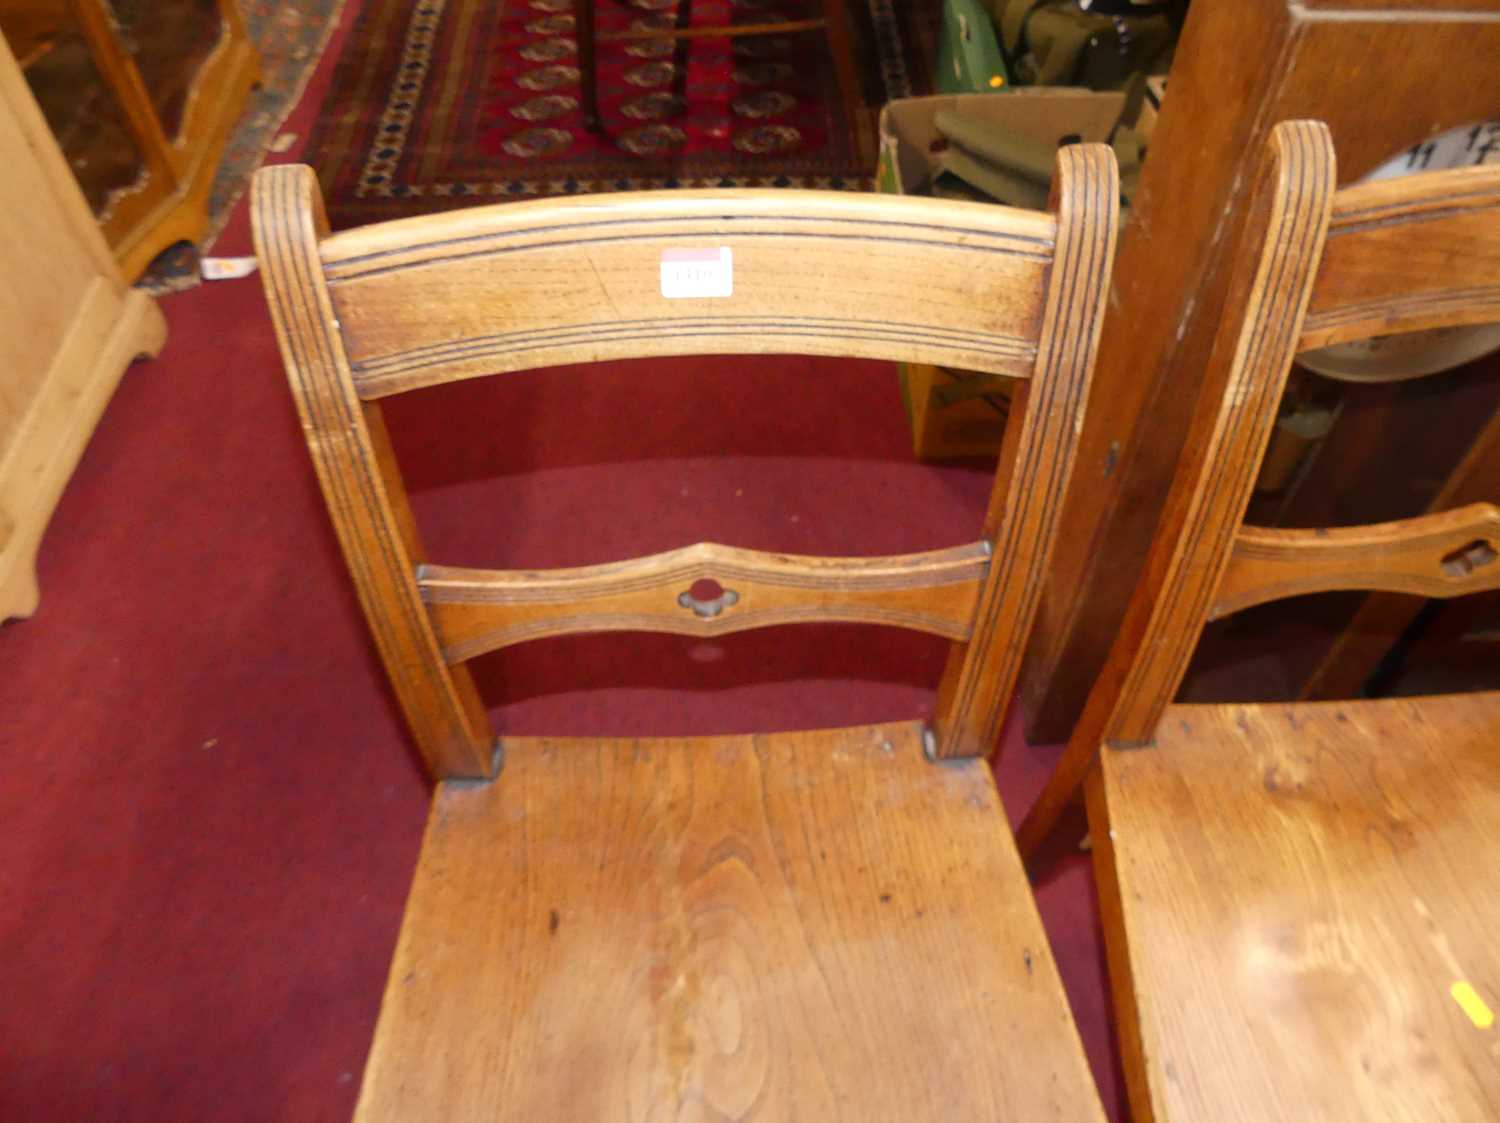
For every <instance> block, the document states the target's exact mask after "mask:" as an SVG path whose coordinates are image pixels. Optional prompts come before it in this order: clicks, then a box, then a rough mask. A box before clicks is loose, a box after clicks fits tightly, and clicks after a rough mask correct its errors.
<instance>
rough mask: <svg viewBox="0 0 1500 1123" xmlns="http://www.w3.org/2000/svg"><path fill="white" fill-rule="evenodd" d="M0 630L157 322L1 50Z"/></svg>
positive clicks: (26, 604) (33, 599) (32, 593)
mask: <svg viewBox="0 0 1500 1123" xmlns="http://www.w3.org/2000/svg"><path fill="white" fill-rule="evenodd" d="M0 160H3V162H4V166H5V174H4V175H3V176H0V245H3V246H4V247H5V253H4V256H3V258H0V620H5V619H9V618H10V617H12V616H29V615H31V614H32V613H33V612H34V611H36V607H37V603H38V600H39V597H40V592H39V590H38V587H37V580H36V552H37V547H38V545H39V544H40V543H41V539H42V532H43V531H44V530H45V529H46V526H47V520H48V519H49V518H50V517H51V515H52V511H53V508H55V507H56V506H57V501H58V498H59V497H60V496H61V495H62V490H63V486H64V485H65V484H66V483H67V482H68V477H69V476H70V475H71V474H72V472H73V468H74V466H75V465H76V464H77V463H78V458H79V456H81V455H82V453H83V448H84V446H85V445H86V444H87V443H88V439H89V435H90V434H91V433H93V431H94V426H95V424H96V423H97V422H98V420H99V415H100V413H102V412H103V410H104V406H105V403H106V402H108V401H109V398H110V395H111V394H112V393H113V392H114V388H115V384H116V383H117V382H118V381H119V378H120V374H121V372H122V371H123V370H124V369H125V367H126V365H127V364H128V363H129V362H130V360H131V359H133V358H134V357H136V356H137V355H140V354H142V353H148V354H154V353H155V352H156V351H157V350H158V349H159V348H160V347H161V345H162V342H163V341H164V339H165V338H166V322H165V321H164V320H163V319H162V315H161V311H160V309H158V308H157V307H156V304H155V302H154V301H152V300H151V298H150V297H148V296H146V295H145V294H144V293H140V292H136V291H134V290H132V289H129V288H127V287H126V286H125V281H124V279H123V278H122V277H121V276H120V271H119V269H118V267H117V266H116V265H115V261H114V258H113V257H112V256H111V254H110V251H109V247H108V246H107V245H105V242H104V238H103V236H102V235H101V234H100V233H99V227H98V226H97V224H96V223H95V221H94V218H93V216H92V215H91V214H90V213H89V209H88V206H87V204H86V203H85V202H84V199H83V193H82V192H81V191H79V189H78V184H77V183H76V182H75V180H74V179H73V176H72V173H71V172H69V170H68V166H67V164H66V162H65V161H64V160H63V155H62V153H61V152H60V151H59V150H58V148H57V144H56V142H55V141H54V140H53V139H52V134H51V132H50V131H49V130H48V128H47V123H46V121H45V120H43V118H42V114H41V111H40V110H39V109H38V108H37V106H36V102H35V101H33V100H32V97H31V91H30V90H28V89H27V87H26V82H25V79H24V78H22V76H21V71H20V68H19V67H18V66H17V65H16V60H15V58H14V56H13V55H12V54H11V52H10V48H9V47H8V46H6V45H5V42H4V40H3V39H0Z"/></svg>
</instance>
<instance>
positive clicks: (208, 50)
mask: <svg viewBox="0 0 1500 1123" xmlns="http://www.w3.org/2000/svg"><path fill="white" fill-rule="evenodd" d="M108 6H109V9H110V11H111V13H112V14H113V17H114V22H115V26H116V27H117V28H118V29H119V40H120V45H121V46H122V47H123V48H124V49H125V50H126V52H127V53H128V54H129V55H130V56H131V57H132V58H133V59H134V60H135V65H136V69H137V70H139V71H140V72H141V81H142V82H144V83H145V85H146V91H147V93H148V94H149V96H150V98H151V104H152V106H153V107H154V108H155V110H156V119H157V120H158V121H160V122H161V131H162V133H163V134H164V135H165V136H166V138H167V140H168V141H176V139H177V135H178V133H180V132H181V131H182V119H183V115H184V113H185V112H186V110H187V102H188V95H189V93H191V91H192V88H193V80H194V79H195V78H197V76H198V70H199V68H200V67H202V65H203V63H204V61H205V60H206V59H207V58H208V56H209V55H211V54H213V50H214V48H215V47H216V46H218V43H219V38H220V36H222V35H223V33H224V20H223V17H222V16H221V15H220V14H219V0H108Z"/></svg>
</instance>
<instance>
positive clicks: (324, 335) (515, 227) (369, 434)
mask: <svg viewBox="0 0 1500 1123" xmlns="http://www.w3.org/2000/svg"><path fill="white" fill-rule="evenodd" d="M1118 196H1119V188H1118V181H1117V175H1116V171H1115V166H1114V161H1113V158H1112V156H1111V155H1110V153H1109V150H1108V149H1107V148H1104V147H1102V146H1095V145H1073V146H1069V147H1067V148H1065V149H1063V150H1062V151H1061V152H1060V153H1059V155H1058V163H1057V172H1056V175H1055V177H1054V189H1053V197H1052V203H1051V209H1050V211H1049V212H1047V213H1033V212H1026V211H1017V210H1013V209H1010V208H1005V207H994V206H987V205H980V204H953V203H945V202H940V201H936V200H930V199H916V198H904V197H891V196H876V195H859V194H853V193H842V192H802V191H736V192H642V193H634V194H621V195H612V196H602V197H588V198H582V199H566V200H542V201H535V202H530V203H515V204H505V205H498V206H489V207H480V208H475V209H472V210H469V211H464V212H453V213H448V214H442V215H435V216H429V217H425V218H416V219H404V220H398V221H395V222H388V223H383V224H379V225H376V226H371V227H365V228H363V229H360V230H354V231H347V232H343V233H340V234H330V233H329V229H328V224H327V219H326V216H325V214H324V211H323V206H322V200H321V196H320V194H319V191H318V186H317V182H316V179H315V177H314V176H313V173H312V172H311V170H310V169H307V168H305V167H300V166H281V167H272V168H267V169H263V170H262V171H261V172H260V173H258V174H257V176H256V180H255V185H254V194H253V199H252V220H253V227H254V232H255V240H256V249H257V253H258V255H259V258H260V262H261V266H262V269H261V273H262V278H263V281H264V284H265V289H266V296H267V301H268V303H269V306H270V309H271V315H272V320H273V323H274V325H275V329H276V336H277V340H278V343H279V345H280V348H281V352H282V356H283V360H284V362H285V366H286V371H287V377H288V380H289V383H290V385H291V389H292V393H293V397H294V399H295V401H296V404H297V408H298V411H299V414H300V416H301V420H302V424H303V429H304V434H305V436H306V438H307V441H308V448H309V451H310V452H311V455H312V459H313V462H314V465H315V468H316V471H317V474H318V479H319V483H320V485H321V487H322V490H323V494H324V497H325V500H326V502H327V505H328V509H329V514H330V517H331V518H332V521H333V523H334V527H335V530H336V532H337V534H338V537H339V540H340V545H341V547H342V549H343V553H344V556H345V560H346V562H347V564H348V566H349V570H350V573H351V575H352V576H353V578H354V582H355V585H356V588H357V590H358V593H359V598H360V602H361V606H362V608H363V610H364V613H365V616H366V618H367V620H368V622H369V625H370V629H371V632H372V635H373V637H374V639H375V643H376V646H377V648H378V649H379V651H380V654H381V657H382V660H383V661H384V664H385V667H386V670H387V673H388V675H389V677H390V679H391V682H392V685H393V688H394V690H395V693H396V696H397V699H398V702H399V704H400V706H401V708H402V710H403V712H404V713H405V715H406V718H407V721H408V724H409V725H410V727H411V730H412V733H413V736H414V738H415V740H416V742H417V745H418V747H419V749H420V750H421V752H422V753H423V756H424V758H425V760H426V761H427V764H428V767H429V769H430V771H431V772H432V774H433V775H434V776H435V777H436V778H438V779H447V778H456V777H474V778H482V777H490V776H493V775H494V773H495V769H496V767H497V766H498V757H499V748H498V745H497V744H496V743H495V742H494V739H493V737H492V735H491V732H490V729H489V723H488V718H487V715H486V714H485V711H484V707H483V705H482V703H481V702H480V700H479V697H478V694H477V691H476V690H475V687H474V684H473V681H472V679H471V677H470V676H469V674H468V671H467V668H466V667H465V665H464V663H465V660H467V659H470V658H473V657H474V656H476V655H478V654H480V653H482V652H484V651H489V650H493V649H495V648H497V647H501V646H505V645H506V644H509V643H515V642H520V641H522V640H525V639H531V638H536V637H538V636H542V635H558V634H564V633H567V632H579V631H601V630H621V629H637V630H642V629H643V630H656V631H670V632H677V633H681V634H688V635H701V636H709V635H718V634H723V633H725V632H730V631H736V630H739V629H742V628H750V627H762V626H766V625H769V624H779V623H786V622H793V621H803V620H841V621H865V622H876V623H884V624H895V625H898V626H902V627H907V628H914V629H916V630H921V631H927V632H931V633H934V634H937V635H942V636H946V637H947V638H949V639H951V640H953V641H954V644H953V648H952V651H951V654H950V657H949V659H948V663H947V667H946V669H945V672H944V676H943V680H942V682H941V683H940V685H939V690H938V698H939V701H938V707H937V711H936V713H935V715H934V719H933V723H932V735H931V737H930V738H929V750H930V753H931V755H933V756H934V757H938V758H950V757H968V756H977V755H982V754H985V753H987V752H989V751H990V749H991V747H992V746H993V744H994V741H995V739H996V737H997V736H998V732H999V727H1000V722H1001V721H1002V719H1003V716H1004V708H1005V703H1006V702H1007V701H1008V699H1009V697H1010V694H1011V692H1012V689H1013V687H1014V683H1015V677H1016V673H1017V670H1018V667H1019V663H1020V658H1021V654H1022V652H1023V650H1024V644H1025V640H1026V637H1027V634H1028V632H1029V629H1030V626H1031V623H1032V620H1033V618H1034V615H1035V611H1036V604H1037V599H1038V597H1039V595H1040V590H1041V577H1042V575H1043V573H1044V572H1045V570H1046V567H1047V564H1048V561H1049V559H1050V555H1051V550H1052V546H1053V542H1054V540H1055V536H1056V528H1057V516H1058V509H1059V506H1060V500H1061V497H1062V494H1063V492H1064V490H1065V488H1066V486H1067V482H1068V478H1069V475H1070V473H1071V471H1072V467H1073V461H1074V458H1075V455H1076V444H1077V434H1078V432H1079V429H1080V427H1081V424H1082V418H1083V410H1084V405H1085V402H1086V399H1087V394H1088V386H1089V378H1090V375H1091V373H1092V368H1093V360H1094V354H1095V351H1096V349H1097V345H1098V338H1099V325H1100V321H1101V318H1102V311H1103V302H1104V295H1105V291H1106V288H1107V284H1108V277H1109V270H1110V265H1111V263H1112V260H1113V253H1114V245H1115V230H1116V225H1117V221H1116V220H1117V208H1118ZM682 250H688V251H690V254H689V258H690V259H691V258H692V254H693V253H702V252H703V251H705V250H707V251H712V253H711V255H710V257H711V260H717V261H718V262H719V263H720V265H721V266H722V265H725V264H726V263H727V265H728V268H729V269H731V270H732V272H731V274H730V276H731V277H732V281H731V282H730V292H731V294H732V295H728V297H727V299H726V298H725V297H722V296H712V295H702V296H692V295H690V296H688V297H687V298H675V297H672V296H670V295H669V294H668V293H667V292H666V291H665V289H664V285H665V281H664V279H663V277H664V274H663V270H664V269H666V267H667V265H668V263H670V262H675V261H678V260H681V258H680V256H674V254H678V251H682ZM715 254H716V255H717V257H716V258H715V257H714V256H713V255H715ZM722 280H723V278H722V276H721V277H719V278H718V279H717V280H713V281H711V283H713V284H718V283H719V282H720V281H722ZM689 281H690V282H691V283H697V282H693V281H692V278H691V277H690V278H689ZM976 310H977V311H976ZM785 352H794V353H801V354H815V355H837V356H853V357H884V358H900V359H907V360H912V361H922V362H942V363H948V364H953V365H963V366H968V367H971V368H973V369H977V370H984V371H989V372H992V373H999V374H1007V375H1012V376H1016V377H1022V378H1025V379H1027V381H1026V382H1025V383H1023V384H1022V386H1023V388H1022V389H1021V391H1019V392H1018V394H1017V398H1018V399H1019V400H1020V402H1022V403H1024V408H1017V409H1014V410H1013V414H1012V415H1013V417H1016V418H1018V421H1019V423H1013V424H1012V425H1011V426H1010V427H1009V428H1008V430H1007V433H1006V437H1005V444H1004V447H1003V448H1002V452H1001V457H1000V464H999V468H998V469H997V472H996V479H995V483H994V486H993V489H992V492H991V498H990V502H989V505H988V509H987V512H986V515H985V519H984V523H983V526H982V528H981V531H980V536H979V537H978V539H977V540H975V541H974V542H970V543H965V544H961V545H959V546H956V547H952V548H949V549H945V550H935V551H929V552H927V553H922V554H909V555H900V556H892V557H881V558H808V557H793V556H786V555H779V554H772V553H765V552H762V551H753V550H740V549H735V548H733V547H728V546H722V545H719V544H716V543H699V544H697V545H695V546H688V547H685V548H683V549H681V550H675V551H670V552H668V553H665V554H658V555H655V556H653V557H649V558H638V559H633V560H630V561H625V562H615V563H609V564H606V565H600V566H586V567H580V568H576V569H569V570H551V571H500V570H472V569H459V568H454V567H447V566H437V565H430V564H428V562H427V559H426V556H425V553H424V551H423V548H422V544H421V540H420V537H419V535H418V533H417V529H416V524H415V521H414V519H413V517H412V513H411V509H410V505H409V502H408V498H407V494H406V490H405V487H404V485H403V484H402V481H401V476H400V471H399V469H398V467H397V464H396V461H395V457H394V455H393V452H392V449H391V444H390V440H389V437H388V435H387V433H386V429H385V425H384V422H383V420H382V417H381V414H380V406H379V401H378V399H379V398H380V397H382V396H385V395H387V394H392V393H398V392H404V391H407V390H411V389H416V388H419V387H423V386H431V385H437V384H440V383H444V382H449V381H453V380H456V379H461V378H468V377H476V376H479V375H482V374H491V373H498V372H505V371H513V370H522V369H528V368H532V367H538V366H545V365H550V364H555V363H563V362H586V361H596V360H604V359H613V358H623V357H634V356H643V355H671V354H710V353H715V354H723V353H740V354H768V353H785ZM1012 481H1013V482H1014V486H1012ZM700 578H713V579H715V580H718V581H720V582H722V587H723V588H724V595H722V596H719V597H717V598H714V599H713V600H710V601H704V600H700V599H698V598H695V597H694V596H693V595H692V593H691V591H690V586H691V584H692V583H693V582H694V581H695V580H697V579H700Z"/></svg>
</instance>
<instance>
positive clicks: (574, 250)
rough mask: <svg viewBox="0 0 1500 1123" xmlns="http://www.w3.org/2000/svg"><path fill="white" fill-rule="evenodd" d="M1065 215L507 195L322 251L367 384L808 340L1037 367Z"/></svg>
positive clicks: (873, 352)
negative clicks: (1050, 272)
mask: <svg viewBox="0 0 1500 1123" xmlns="http://www.w3.org/2000/svg"><path fill="white" fill-rule="evenodd" d="M1055 233H1056V220H1055V219H1054V218H1053V216H1052V215H1050V214H1043V213H1034V212H1030V211H1020V210H1013V209H1011V208H1007V207H997V206H990V205H985V204H979V203H950V202H944V201H940V200H934V199H924V198H914V197H909V196H893V195H874V194H862V193H857V192H831V191H778V190H745V191H733V192H726V191H682V192H636V193H630V192H626V193H620V194H611V195H604V196H583V197H571V198H566V199H556V200H550V199H549V200H539V201H534V202H530V203H520V204H517V203H510V204H496V205H494V206H488V207H479V208H475V209H472V210H467V211H462V212H453V213H449V214H443V215H436V216H430V217H425V218H417V219H401V220H397V221H394V222H386V223H381V224H379V225H375V226H369V227H364V228H361V229H358V230H350V231H346V232H344V233H340V234H335V235H333V236H332V237H330V238H328V239H326V240H325V241H323V243H322V244H321V245H320V247H319V253H320V256H321V258H322V261H323V265H324V269H325V272H326V276H327V281H328V288H329V292H330V294H331V297H332V301H333V305H334V308H335V310H336V312H337V314H338V320H339V325H340V331H341V334H342V336H343V339H344V345H345V347H346V349H347V351H348V355H349V363H350V371H351V373H352V374H353V377H354V381H355V385H356V386H357V388H358V391H359V394H360V396H361V397H364V398H376V397H380V396H383V395H386V394H392V393H397V392H400V391H405V390H411V389H415V388H417V387H421V386H430V385H434V384H437V383H442V382H448V381H452V380H455V379H460V378H468V377H474V376H477V375H487V374H494V373H501V372H507V371H518V370H527V369H531V368H534V367H544V366H556V365H560V364H566V363H581V362H594V361H598V360H604V359H621V358H634V357H640V356H660V355H672V354H679V355H692V354H811V355H833V356H852V357H868V358H882V359H903V360H908V361H913V362H929V363H944V364H948V365H952V366H960V367H963V368H966V369H972V370H981V371H987V372H990V373H993V374H1001V375H1010V376H1013V377H1018V378H1021V377H1026V376H1028V375H1029V374H1030V373H1031V370H1032V367H1033V365H1034V363H1035V359H1036V344H1037V337H1038V333H1039V331H1040V327H1041V314H1042V293H1043V287H1044V286H1043V283H1042V282H1043V280H1044V278H1045V276H1046V272H1047V269H1048V267H1049V265H1050V263H1051V260H1052V255H1053V250H1054V242H1055Z"/></svg>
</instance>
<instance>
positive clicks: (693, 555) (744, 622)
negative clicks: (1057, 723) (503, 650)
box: [417, 542, 990, 663]
mask: <svg viewBox="0 0 1500 1123" xmlns="http://www.w3.org/2000/svg"><path fill="white" fill-rule="evenodd" d="M989 551H990V548H989V543H988V542H975V543H973V544H971V545H968V546H955V547H953V548H952V549H948V550H934V551H931V552H928V553H922V554H903V555H899V556H891V557H872V558H826V557H804V556H797V555H787V554H770V553H765V552H763V551H759V550H740V549H736V548H734V547H732V546H722V545H719V544H717V543H714V542H700V543H698V544H697V545H695V546H685V547H683V548H682V549H680V550H671V551H668V552H667V553H663V554H654V555H652V556H651V557H646V558H634V559H632V560H630V561H622V562H609V563H607V564H605V565H591V566H581V567H578V568H575V569H544V570H484V569H456V568H452V567H449V566H436V565H425V566H422V567H421V568H420V569H419V570H418V571H417V583H418V585H419V586H420V587H421V589H422V599H423V600H424V601H426V602H427V604H428V606H429V608H430V609H431V611H432V618H433V623H434V625H435V626H436V628H437V632H438V636H439V638H440V639H441V641H442V644H443V652H444V654H445V655H446V656H447V658H448V661H449V662H450V663H454V662H459V661H461V660H464V659H472V658H473V657H474V656H476V655H478V654H481V653H482V652H485V651H493V650H495V649H496V648H499V647H505V646H507V645H509V644H514V643H522V642H524V641H526V640H532V639H540V638H541V637H543V636H559V635H568V634H570V633H575V632H611V631H645V632H675V633H677V634H679V635H688V636H718V635H727V634H728V633H730V632H739V631H745V630H746V629H749V628H764V627H769V626H771V625H775V624H792V623H797V622H810V621H817V620H827V621H843V622H849V623H868V624H889V625H893V626H895V627H901V628H908V629H911V630H914V631H919V632H929V633H931V634H933V635H939V636H946V637H947V638H949V639H967V638H968V636H969V629H970V627H971V625H972V623H973V619H974V602H975V600H976V599H977V597H978V593H979V584H980V581H981V580H982V579H983V578H984V575H985V573H986V571H987V570H988V569H989V561H990V552H989ZM700 581H711V582H714V583H716V584H717V585H718V586H719V587H720V588H721V589H723V590H724V593H723V595H722V596H719V595H716V596H715V598H714V599H713V600H711V601H709V602H708V603H707V604H705V603H704V601H703V600H702V599H701V598H700V599H698V600H694V599H693V594H692V589H693V586H694V585H695V583H697V582H700Z"/></svg>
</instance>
